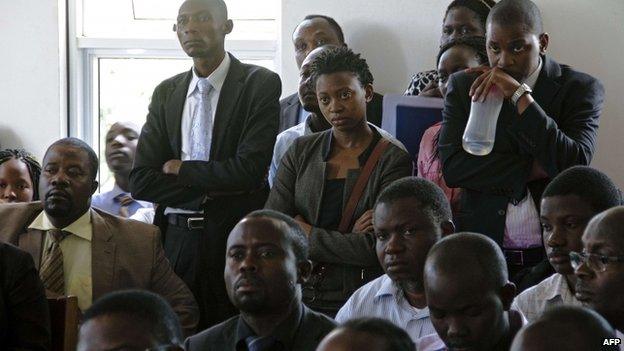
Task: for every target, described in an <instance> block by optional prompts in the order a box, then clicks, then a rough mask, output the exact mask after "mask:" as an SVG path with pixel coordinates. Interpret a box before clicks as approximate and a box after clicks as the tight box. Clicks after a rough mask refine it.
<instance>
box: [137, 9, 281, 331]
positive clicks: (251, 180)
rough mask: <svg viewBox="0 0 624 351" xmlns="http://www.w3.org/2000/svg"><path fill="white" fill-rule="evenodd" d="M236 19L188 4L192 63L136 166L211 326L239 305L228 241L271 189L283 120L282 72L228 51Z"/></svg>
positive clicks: (169, 248) (184, 36) (151, 128)
mask: <svg viewBox="0 0 624 351" xmlns="http://www.w3.org/2000/svg"><path fill="white" fill-rule="evenodd" d="M232 26H233V23H232V21H231V20H229V19H228V17H227V8H226V6H225V3H224V2H223V0H187V1H185V2H184V3H183V4H182V6H181V7H180V10H179V13H178V17H177V24H176V28H175V29H176V32H177V35H178V39H179V41H180V44H181V45H182V48H183V49H184V51H185V52H186V53H187V54H188V55H189V56H190V57H192V58H193V68H192V69H191V70H190V71H188V72H185V73H181V74H179V75H176V76H174V77H171V78H169V79H167V80H165V81H163V82H162V83H161V84H160V85H158V87H156V89H155V90H154V95H153V96H152V100H151V103H150V106H149V114H148V116H147V122H146V124H145V125H144V126H143V130H142V132H141V136H140V138H139V144H138V148H137V155H136V159H135V164H134V169H133V170H132V172H131V174H130V189H131V191H132V195H133V197H134V198H135V199H141V200H146V201H150V202H154V203H157V204H159V205H160V206H159V209H158V210H157V211H156V218H155V223H157V224H159V226H160V227H161V229H162V231H163V233H165V236H164V248H165V254H166V255H167V257H168V258H169V260H170V262H171V264H172V266H173V268H174V271H175V272H176V273H177V274H178V275H179V276H180V277H182V279H183V280H184V281H185V282H186V283H187V285H188V286H189V287H190V288H191V290H192V291H193V293H194V294H195V296H196V298H197V301H198V303H199V306H200V315H201V321H200V326H203V327H205V326H209V325H212V324H215V323H218V322H220V321H222V320H224V319H226V318H227V317H229V316H232V315H234V314H235V313H236V312H235V310H234V309H233V307H232V306H231V304H230V303H229V301H228V299H227V295H226V293H225V288H224V283H223V267H224V262H223V255H224V252H225V241H226V237H227V233H229V231H230V230H231V228H232V227H233V226H234V225H235V224H236V222H238V220H239V219H240V218H242V217H243V216H244V215H245V214H247V213H249V212H250V211H252V210H254V209H257V208H261V207H262V206H263V203H264V201H265V200H266V197H267V196H268V186H267V184H266V174H267V171H268V166H269V162H270V161H271V155H272V151H273V144H274V143H275V137H276V135H277V128H278V121H279V102H278V101H279V100H278V99H279V96H280V94H281V82H280V79H279V77H278V76H277V74H275V73H273V72H271V71H269V70H266V69H264V68H261V67H258V66H253V65H247V64H243V63H241V62H240V61H238V60H237V59H236V58H235V57H234V56H233V55H231V54H229V53H227V52H225V49H224V41H225V35H226V34H228V33H230V32H231V31H232ZM197 277H201V279H197Z"/></svg>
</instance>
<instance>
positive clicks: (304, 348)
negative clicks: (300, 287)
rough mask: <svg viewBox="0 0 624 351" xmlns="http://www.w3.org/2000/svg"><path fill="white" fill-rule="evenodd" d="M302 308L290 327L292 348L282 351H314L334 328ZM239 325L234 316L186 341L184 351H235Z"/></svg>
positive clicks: (330, 321)
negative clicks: (294, 329)
mask: <svg viewBox="0 0 624 351" xmlns="http://www.w3.org/2000/svg"><path fill="white" fill-rule="evenodd" d="M302 308H303V316H302V318H301V322H300V323H298V324H296V325H293V326H292V328H296V332H295V335H294V338H293V340H292V341H293V344H292V348H289V349H287V350H284V351H290V350H292V351H314V350H316V346H317V345H318V344H319V343H320V342H321V340H322V339H323V338H324V337H325V335H327V334H329V332H331V331H332V329H334V328H335V326H336V322H334V321H333V320H332V319H329V318H328V317H326V316H325V315H322V314H320V313H316V312H314V311H312V310H311V309H309V308H307V307H305V306H302ZM239 323H242V321H241V317H240V316H236V317H233V318H231V319H229V320H227V321H225V322H223V323H221V324H218V325H215V326H214V327H212V328H210V329H207V330H204V331H203V332H201V333H199V334H197V335H194V336H192V337H190V338H188V339H186V342H185V343H184V349H185V350H186V351H196V350H197V351H200V350H201V351H210V350H215V351H235V350H237V348H236V343H237V342H238V340H240V337H239V335H238V330H239Z"/></svg>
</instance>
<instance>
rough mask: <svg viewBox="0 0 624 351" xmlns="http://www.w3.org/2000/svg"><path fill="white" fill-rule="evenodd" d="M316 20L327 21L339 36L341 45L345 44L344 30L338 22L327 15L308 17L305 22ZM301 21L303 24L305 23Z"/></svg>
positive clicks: (304, 19)
mask: <svg viewBox="0 0 624 351" xmlns="http://www.w3.org/2000/svg"><path fill="white" fill-rule="evenodd" d="M315 18H321V19H324V20H325V21H327V23H329V26H330V27H332V29H333V30H334V32H336V35H337V36H338V39H339V40H340V42H341V43H343V44H344V43H345V37H344V33H343V31H342V28H341V27H340V25H339V24H338V22H336V20H335V19H333V18H331V17H329V16H325V15H314V14H313V15H307V16H305V17H304V18H303V21H309V20H313V19H315ZM303 21H301V22H303Z"/></svg>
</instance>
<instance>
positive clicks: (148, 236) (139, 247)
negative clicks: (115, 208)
mask: <svg viewBox="0 0 624 351" xmlns="http://www.w3.org/2000/svg"><path fill="white" fill-rule="evenodd" d="M97 167H98V160H97V155H96V154H95V152H94V151H93V150H92V149H91V148H90V147H89V146H88V145H87V144H86V143H84V142H83V141H81V140H79V139H74V138H66V139H61V140H59V141H57V142H55V143H54V144H52V146H50V148H49V149H48V151H47V152H46V154H45V156H44V159H43V168H44V171H43V173H42V175H41V181H40V185H39V191H40V194H41V199H42V201H41V202H32V203H18V204H8V205H2V206H0V240H2V241H6V242H10V243H12V244H14V245H17V246H19V247H20V248H22V249H23V250H25V251H27V252H29V253H30V254H31V255H32V257H33V260H34V261H35V266H36V267H38V269H39V275H40V277H41V280H42V281H43V284H44V286H45V288H46V292H47V293H48V294H49V295H56V294H59V295H76V296H77V297H78V305H79V307H80V308H81V309H82V310H85V309H86V308H88V307H89V306H90V305H91V303H92V302H93V301H94V300H97V299H98V298H99V297H100V296H102V295H105V294H106V293H109V292H112V291H115V290H121V289H129V288H135V289H136V288H138V289H145V290H149V291H152V292H154V293H157V294H159V295H161V296H163V297H164V298H165V299H166V300H167V301H168V302H169V303H170V304H171V306H172V307H173V309H174V310H175V312H176V313H177V314H178V316H179V318H180V322H181V324H182V327H183V329H184V330H185V333H186V334H190V333H192V332H193V331H194V328H195V326H196V325H197V321H198V310H197V304H196V302H195V300H194V298H193V295H192V294H191V292H190V290H189V289H188V288H187V287H186V285H184V283H183V282H182V280H181V279H180V278H178V277H177V276H176V275H175V273H174V272H173V270H172V269H171V267H170V265H169V262H168V261H167V259H166V258H165V256H164V252H163V249H162V246H161V242H160V233H159V230H158V228H157V227H155V226H152V225H149V224H144V223H141V222H137V221H133V220H127V219H124V218H121V217H117V216H113V215H111V214H108V213H106V212H103V211H100V210H98V209H95V208H91V195H92V194H93V192H95V190H96V189H97V185H98V184H97V181H96V180H95V175H96V174H97ZM59 229H60V230H62V231H60V230H59ZM61 278H62V279H61Z"/></svg>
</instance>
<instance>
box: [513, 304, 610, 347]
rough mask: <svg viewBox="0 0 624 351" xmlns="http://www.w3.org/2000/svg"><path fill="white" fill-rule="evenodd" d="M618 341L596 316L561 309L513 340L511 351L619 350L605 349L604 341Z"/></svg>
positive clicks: (576, 308) (548, 312) (584, 310)
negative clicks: (535, 350) (534, 349)
mask: <svg viewBox="0 0 624 351" xmlns="http://www.w3.org/2000/svg"><path fill="white" fill-rule="evenodd" d="M615 337H616V336H615V330H614V329H613V327H611V325H609V322H607V320H606V319H604V318H603V317H602V316H600V315H599V314H598V313H597V312H595V311H593V310H590V309H588V308H585V307H580V306H564V305H562V306H555V307H552V308H550V309H548V310H546V312H544V314H542V315H541V316H540V317H539V318H537V319H536V320H535V321H533V322H532V323H531V324H529V325H527V326H526V327H524V328H523V329H522V330H521V331H520V332H519V333H518V335H517V336H516V338H515V339H514V343H513V346H512V350H519V349H523V348H525V347H527V346H529V347H531V346H532V347H535V345H537V344H539V345H540V346H541V349H542V350H557V349H559V350H572V349H574V350H598V349H600V350H619V348H618V347H617V346H614V347H608V346H602V345H603V344H602V342H603V340H605V339H613V338H615ZM596 345H601V347H599V346H596Z"/></svg>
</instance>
